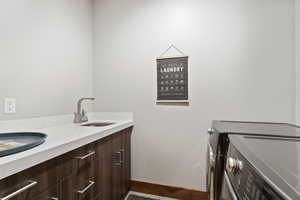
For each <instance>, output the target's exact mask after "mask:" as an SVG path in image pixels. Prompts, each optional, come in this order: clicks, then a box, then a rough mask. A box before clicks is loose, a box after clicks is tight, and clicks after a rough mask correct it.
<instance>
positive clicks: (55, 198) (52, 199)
mask: <svg viewBox="0 0 300 200" xmlns="http://www.w3.org/2000/svg"><path fill="white" fill-rule="evenodd" d="M51 200H59V198H57V197H51Z"/></svg>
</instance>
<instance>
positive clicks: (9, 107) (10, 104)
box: [4, 98, 16, 114]
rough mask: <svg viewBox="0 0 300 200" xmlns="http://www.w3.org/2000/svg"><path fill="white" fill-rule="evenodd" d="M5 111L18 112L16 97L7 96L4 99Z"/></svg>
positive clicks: (8, 112) (7, 112) (9, 112)
mask: <svg viewBox="0 0 300 200" xmlns="http://www.w3.org/2000/svg"><path fill="white" fill-rule="evenodd" d="M4 113H5V114H13V113H16V99H15V98H5V99H4Z"/></svg>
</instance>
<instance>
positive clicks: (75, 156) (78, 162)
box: [59, 144, 97, 179]
mask: <svg viewBox="0 0 300 200" xmlns="http://www.w3.org/2000/svg"><path fill="white" fill-rule="evenodd" d="M96 157H97V152H96V150H95V144H89V145H86V146H83V147H80V148H78V149H76V150H74V151H71V152H69V153H67V154H65V155H63V156H62V157H60V158H59V162H60V176H61V178H62V179H64V178H66V177H69V176H79V175H81V174H85V173H89V174H92V173H93V171H94V167H95V166H94V163H95V161H96Z"/></svg>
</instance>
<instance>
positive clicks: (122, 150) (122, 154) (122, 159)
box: [120, 149, 125, 163]
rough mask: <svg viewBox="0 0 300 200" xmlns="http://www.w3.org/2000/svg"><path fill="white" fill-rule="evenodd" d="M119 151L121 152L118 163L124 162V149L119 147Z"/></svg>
mask: <svg viewBox="0 0 300 200" xmlns="http://www.w3.org/2000/svg"><path fill="white" fill-rule="evenodd" d="M120 152H121V160H120V163H124V152H125V150H124V149H120Z"/></svg>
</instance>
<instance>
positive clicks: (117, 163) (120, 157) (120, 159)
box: [115, 151, 122, 165]
mask: <svg viewBox="0 0 300 200" xmlns="http://www.w3.org/2000/svg"><path fill="white" fill-rule="evenodd" d="M116 154H118V155H119V162H116V163H115V165H121V164H122V152H121V151H118V152H116Z"/></svg>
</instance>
